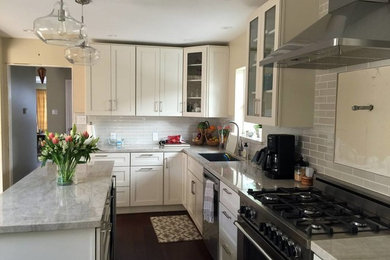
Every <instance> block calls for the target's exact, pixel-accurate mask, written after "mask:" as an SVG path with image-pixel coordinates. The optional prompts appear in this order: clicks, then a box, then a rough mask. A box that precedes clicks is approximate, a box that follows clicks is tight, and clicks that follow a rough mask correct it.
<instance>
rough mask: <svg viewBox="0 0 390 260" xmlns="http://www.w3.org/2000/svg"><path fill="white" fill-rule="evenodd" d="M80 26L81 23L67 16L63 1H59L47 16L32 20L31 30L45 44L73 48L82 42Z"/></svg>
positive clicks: (67, 12)
mask: <svg viewBox="0 0 390 260" xmlns="http://www.w3.org/2000/svg"><path fill="white" fill-rule="evenodd" d="M81 26H82V23H80V22H79V21H77V20H76V19H74V18H73V17H72V16H71V15H70V14H69V11H68V9H67V8H66V6H65V5H64V2H63V0H60V1H59V2H57V3H55V5H54V7H53V10H52V11H51V13H50V14H49V15H47V16H43V17H39V18H37V19H35V20H34V25H33V30H34V33H35V35H36V36H38V37H39V38H40V39H41V40H42V41H44V42H45V43H47V44H54V45H65V46H72V45H73V46H74V45H79V44H81V43H82V42H84V39H83V38H81V37H80V28H81Z"/></svg>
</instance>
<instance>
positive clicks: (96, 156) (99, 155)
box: [95, 154, 108, 158]
mask: <svg viewBox="0 0 390 260" xmlns="http://www.w3.org/2000/svg"><path fill="white" fill-rule="evenodd" d="M107 156H108V155H107V154H97V155H95V158H106V157H107Z"/></svg>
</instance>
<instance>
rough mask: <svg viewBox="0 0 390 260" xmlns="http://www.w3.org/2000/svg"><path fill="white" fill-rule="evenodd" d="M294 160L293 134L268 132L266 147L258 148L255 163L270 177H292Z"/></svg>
mask: <svg viewBox="0 0 390 260" xmlns="http://www.w3.org/2000/svg"><path fill="white" fill-rule="evenodd" d="M294 161H295V136H294V135H287V134H270V135H268V136H267V147H266V148H263V149H262V150H260V152H259V154H258V161H257V163H258V164H259V165H261V167H262V169H263V170H264V172H265V175H266V176H267V177H269V178H272V179H293V178H294Z"/></svg>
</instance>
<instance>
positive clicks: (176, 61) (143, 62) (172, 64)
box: [136, 46, 183, 116]
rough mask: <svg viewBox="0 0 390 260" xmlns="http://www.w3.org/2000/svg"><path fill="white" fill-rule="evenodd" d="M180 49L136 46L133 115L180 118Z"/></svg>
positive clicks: (181, 53) (181, 66) (181, 68)
mask: <svg viewBox="0 0 390 260" xmlns="http://www.w3.org/2000/svg"><path fill="white" fill-rule="evenodd" d="M182 75H183V49H182V48H169V47H149V46H142V47H141V46H139V47H137V80H136V85H137V87H136V89H137V116H181V115H182V112H183V111H182V107H183V103H182V89H183V83H182V82H183V79H182Z"/></svg>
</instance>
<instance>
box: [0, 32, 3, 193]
mask: <svg viewBox="0 0 390 260" xmlns="http://www.w3.org/2000/svg"><path fill="white" fill-rule="evenodd" d="M3 64H4V63H3V39H2V38H1V37H0V94H1V95H3V93H2V90H1V86H2V85H3V78H4V77H3ZM1 115H2V99H1V98H0V124H2V116H1ZM2 147H3V132H2V127H0V193H2V192H3V178H4V177H3V175H4V171H3V156H2V151H3V149H2Z"/></svg>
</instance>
